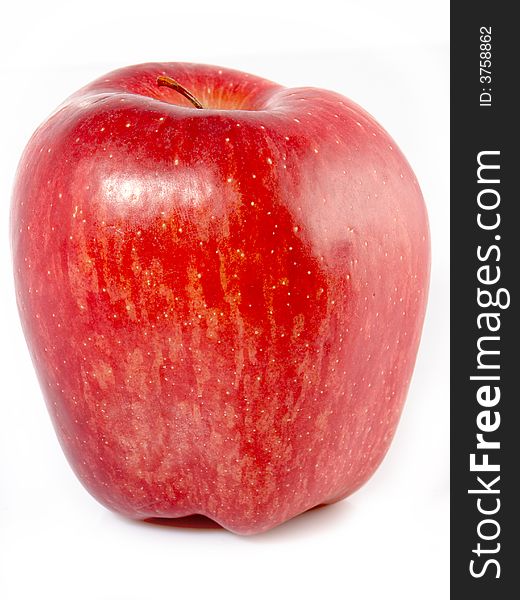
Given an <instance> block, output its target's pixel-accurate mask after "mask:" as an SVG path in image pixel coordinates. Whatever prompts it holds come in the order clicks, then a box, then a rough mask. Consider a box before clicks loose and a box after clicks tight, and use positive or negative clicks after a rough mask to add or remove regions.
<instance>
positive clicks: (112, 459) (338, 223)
mask: <svg viewBox="0 0 520 600" xmlns="http://www.w3.org/2000/svg"><path fill="white" fill-rule="evenodd" d="M164 74H166V75H168V76H171V77H174V78H175V79H177V80H178V81H179V82H180V83H181V84H182V85H184V86H185V87H186V88H187V89H188V90H190V91H191V92H192V93H193V94H194V95H195V96H196V97H197V98H198V99H199V100H200V101H201V102H202V104H203V105H204V107H205V108H204V109H203V110H200V109H197V108H195V107H194V106H192V105H191V104H190V103H189V102H188V101H187V100H185V98H184V97H183V96H181V95H180V94H179V93H177V92H176V91H174V90H172V89H169V88H167V87H159V86H158V85H157V77H158V76H160V75H164ZM11 231H12V235H11V238H12V248H13V257H14V272H15V283H16V293H17V302H18V306H19V311H20V315H21V320H22V325H23V329H24V333H25V336H26V339H27V343H28V346H29V349H30V352H31V356H32V359H33V362H34V365H35V369H36V372H37V374H38V378H39V381H40V384H41V388H42V390H43V393H44V395H45V399H46V403H47V406H48V409H49V412H50V415H51V417H52V420H53V423H54V426H55V428H56V432H57V435H58V438H59V440H60V443H61V445H62V447H63V449H64V451H65V454H66V456H67V458H68V460H69V462H70V464H71V465H72V468H73V469H74V471H75V472H76V474H77V476H78V477H79V479H80V480H81V482H82V483H83V484H84V485H85V487H86V488H87V490H88V491H89V492H90V493H91V494H92V495H93V496H94V497H95V498H97V499H98V500H99V501H100V502H101V503H102V504H104V505H105V506H107V507H109V508H110V509H113V510H115V511H118V512H119V513H122V514H124V515H126V516H129V517H132V518H136V519H146V518H154V517H155V518H157V517H164V518H172V517H181V516H185V515H190V514H197V513H198V514H203V515H207V516H208V517H210V518H212V519H214V520H215V521H217V522H218V523H220V524H221V525H222V526H224V527H225V528H227V529H229V530H231V531H233V532H237V533H240V534H251V533H257V532H261V531H265V530H267V529H270V528H272V527H274V526H275V525H277V524H280V523H282V522H284V521H286V520H287V519H290V518H291V517H293V516H295V515H297V514H299V513H302V512H303V511H305V510H308V509H310V508H312V507H314V506H316V505H319V504H323V503H331V502H334V501H336V500H339V499H341V498H344V497H345V496H347V495H349V494H351V493H352V492H354V491H355V490H356V489H357V488H359V487H360V486H361V485H362V484H363V483H364V482H365V481H366V480H367V479H368V478H369V477H370V476H371V475H372V473H373V472H374V470H375V469H376V467H377V466H378V465H379V463H380V462H381V460H382V458H383V457H384V455H385V453H386V451H387V449H388V447H389V444H390V442H391V439H392V437H393V435H394V432H395V429H396V425H397V422H398V420H399V416H400V414H401V410H402V407H403V402H404V400H405V396H406V393H407V389H408V385H409V381H410V377H411V375H412V370H413V367H414V363H415V358H416V353H417V348H418V344H419V339H420V334H421V328H422V323H423V318H424V313H425V307H426V300H427V291H428V280H429V265H430V244H429V231H428V221H427V214H426V209H425V206H424V202H423V199H422V195H421V192H420V189H419V186H418V183H417V181H416V178H415V176H414V174H413V172H412V170H411V168H410V166H409V164H408V163H407V161H406V159H405V158H404V157H403V155H402V154H401V152H400V151H399V149H398V148H397V146H396V144H395V142H394V141H393V140H392V139H391V138H390V136H389V135H388V134H387V133H386V131H385V130H384V129H383V128H382V127H381V126H380V125H378V124H377V123H376V121H375V120H374V119H373V118H372V117H371V116H370V115H368V114H367V113H366V112H365V111H364V110H363V109H361V108H360V107H359V106H357V105H356V104H354V103H353V102H352V101H350V100H348V99H346V98H345V97H343V96H340V95H339V94H336V93H333V92H329V91H325V90H319V89H314V88H295V89H287V88H284V87H281V86H279V85H276V84H274V83H272V82H269V81H266V80H263V79H259V78H257V77H253V76H251V75H247V74H244V73H240V72H238V71H233V70H229V69H224V68H219V67H213V66H207V65H195V64H188V63H164V64H145V65H138V66H133V67H128V68H124V69H120V70H118V71H114V72H112V73H110V74H108V75H106V76H104V77H102V78H100V79H98V80H96V81H94V82H93V83H91V84H90V85H88V86H86V87H85V88H83V89H81V90H80V91H79V92H77V93H76V94H74V95H73V96H71V97H70V98H69V99H68V100H67V101H65V103H64V104H62V105H61V106H60V107H59V108H58V110H57V111H56V112H54V114H53V115H51V117H50V118H49V119H48V120H47V121H46V122H45V123H44V124H43V125H41V126H40V128H39V129H38V130H37V131H36V132H35V134H34V135H33V137H32V138H31V140H30V141H29V143H28V145H27V148H26V149H25V152H24V154H23V156H22V158H21V161H20V165H19V168H18V172H17V177H16V182H15V187H14V196H13V203H12V212H11Z"/></svg>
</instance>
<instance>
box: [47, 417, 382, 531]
mask: <svg viewBox="0 0 520 600" xmlns="http://www.w3.org/2000/svg"><path fill="white" fill-rule="evenodd" d="M58 431H59V428H58ZM69 440H70V438H69ZM389 443H390V440H389V439H388V438H387V440H386V442H385V444H384V445H381V446H380V451H378V452H377V454H375V453H374V454H372V455H371V457H370V460H365V461H364V462H363V463H355V462H354V463H350V464H351V465H355V467H353V466H351V467H350V473H349V471H348V470H347V469H348V463H347V461H346V460H345V457H348V456H350V457H351V458H352V457H353V452H352V451H348V450H347V451H344V452H340V453H338V454H336V453H334V455H329V456H330V459H329V460H323V459H321V460H323V462H322V463H321V464H318V466H316V457H314V458H312V460H309V459H307V457H306V456H305V455H304V454H302V455H301V456H300V457H299V459H298V460H296V461H295V462H292V463H290V466H289V465H288V464H287V463H283V462H279V463H278V464H276V465H274V466H273V465H271V466H269V465H262V464H260V463H258V464H256V465H255V461H254V458H252V457H251V456H250V455H249V456H247V455H246V456H245V457H242V459H241V461H242V462H241V463H240V462H239V463H237V462H236V461H235V459H233V458H230V456H231V457H232V454H231V455H230V454H228V455H227V456H226V455H225V453H224V452H223V451H221V452H220V455H217V456H215V460H214V462H213V466H211V465H209V464H207V465H204V466H203V467H202V465H201V463H200V462H199V463H198V464H191V465H190V464H186V466H185V467H184V468H182V469H178V470H177V471H175V472H173V471H172V470H168V472H166V471H164V472H161V469H160V468H157V466H153V467H152V466H151V467H150V470H149V471H148V472H144V471H141V470H139V471H137V472H130V471H129V469H128V467H127V468H126V470H125V469H123V468H121V465H122V464H125V461H124V460H121V461H116V462H114V463H112V464H107V460H106V457H107V453H105V459H104V460H101V461H100V460H99V459H100V458H103V457H102V456H101V455H99V454H98V455H97V458H94V456H95V455H94V454H93V453H92V454H89V455H88V458H87V459H85V456H87V455H85V453H83V454H81V455H79V456H81V459H80V460H78V454H77V449H73V446H74V445H73V444H72V445H71V444H70V443H68V441H67V436H62V444H63V446H64V450H65V453H66V455H67V458H68V459H69V462H70V463H71V466H72V468H73V470H74V471H75V472H76V474H77V476H78V478H79V480H80V481H81V482H82V484H83V485H84V486H85V488H86V489H87V491H88V492H89V493H90V494H91V495H92V496H94V498H95V499H97V500H98V501H99V502H100V503H101V504H102V505H104V506H105V507H107V508H108V509H110V510H112V511H114V512H116V513H118V514H120V515H123V516H124V517H127V518H130V519H132V520H140V521H151V522H152V523H153V522H160V523H162V524H165V523H167V522H168V521H169V520H171V521H172V523H170V524H172V525H175V522H174V521H175V520H176V519H180V520H181V521H182V520H183V519H185V518H186V517H191V516H193V515H202V516H203V517H207V518H208V519H211V520H212V521H214V522H215V523H218V524H219V525H221V526H222V527H224V528H225V529H227V530H229V531H231V532H234V533H236V534H241V535H251V534H257V533H261V532H265V531H267V530H269V529H271V528H273V527H275V526H277V525H279V524H281V523H283V522H285V521H287V520H289V519H291V518H293V517H295V516H297V515H299V514H301V513H304V512H306V511H308V510H310V509H312V508H315V507H317V506H323V505H329V504H333V503H336V502H338V501H340V500H342V499H344V498H345V497H347V496H349V495H350V494H352V493H353V492H354V491H356V490H357V489H358V488H359V487H361V486H362V485H363V484H364V483H365V481H366V480H367V479H368V478H369V477H370V476H371V474H372V473H373V471H374V470H375V469H376V468H377V466H378V464H379V463H380V461H381V460H382V458H383V456H384V454H385V453H386V450H387V448H388V445H389ZM83 445H84V444H83ZM307 454H310V453H309V452H307ZM162 461H163V463H164V462H165V461H166V459H165V458H164V457H163V458H162ZM166 462H167V461H166ZM246 463H249V466H248V467H245V466H244V465H245V464H246ZM233 464H234V465H237V464H238V467H236V466H235V471H234V472H233ZM201 467H202V468H201ZM202 472H203V473H204V476H202V474H201V473H202ZM349 474H350V475H351V478H350V479H349V478H348V475H349ZM345 479H349V481H348V483H346V484H345V483H343V484H342V483H341V481H342V480H343V481H345ZM180 525H181V526H182V522H181V523H180Z"/></svg>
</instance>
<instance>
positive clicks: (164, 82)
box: [157, 75, 204, 108]
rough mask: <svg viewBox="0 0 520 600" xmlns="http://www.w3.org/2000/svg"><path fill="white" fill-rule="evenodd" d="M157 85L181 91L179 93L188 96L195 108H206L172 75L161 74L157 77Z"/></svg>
mask: <svg viewBox="0 0 520 600" xmlns="http://www.w3.org/2000/svg"><path fill="white" fill-rule="evenodd" d="M157 85H158V86H165V87H169V88H170V89H172V90H175V91H176V92H179V94H182V95H183V96H184V97H185V98H187V99H188V100H189V101H190V102H191V103H192V104H193V106H194V107H195V108H204V107H203V106H202V104H201V103H200V102H199V101H198V100H197V98H195V96H194V95H193V94H192V93H191V92H190V91H188V90H187V89H186V88H185V87H184V86H183V85H181V84H180V83H179V82H178V81H176V80H175V79H173V78H172V77H168V76H167V75H160V76H159V77H157Z"/></svg>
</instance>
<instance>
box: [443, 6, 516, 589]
mask: <svg viewBox="0 0 520 600" xmlns="http://www.w3.org/2000/svg"><path fill="white" fill-rule="evenodd" d="M515 8H516V5H515V3H514V2H505V1H498V0H495V1H488V2H483V1H481V0H477V1H473V2H458V3H455V2H452V7H451V182H452V183H451V211H452V212H451V293H452V299H451V324H452V339H451V382H452V383H451V407H452V408H451V457H452V458H451V592H452V597H453V598H470V599H471V600H479V599H480V598H486V599H490V600H491V599H492V600H501V599H502V598H503V599H508V600H509V599H510V598H516V597H520V592H519V591H518V585H517V581H516V580H517V578H518V577H519V575H520V555H519V549H518V545H517V535H518V533H519V527H518V524H519V520H518V514H519V509H520V495H519V494H518V493H515V492H516V487H517V485H516V484H517V482H519V483H520V468H519V464H518V462H520V419H519V409H518V407H519V405H520V394H519V390H518V385H517V383H516V380H515V374H516V373H517V372H518V373H520V351H519V346H518V342H517V339H518V338H519V336H520V328H519V327H518V317H517V313H516V310H517V305H518V298H519V296H518V279H519V274H520V252H519V242H520V217H519V216H517V214H518V212H519V211H518V210H517V209H518V208H520V197H519V192H518V190H517V189H516V188H517V186H518V183H517V182H518V181H519V175H520V151H519V148H518V139H519V133H520V128H519V124H518V123H519V117H518V113H519V112H520V111H519V109H518V108H516V107H515V108H516V110H515V111H513V106H514V105H515V104H516V95H517V92H516V89H518V88H519V86H518V85H517V80H518V75H517V73H518V71H519V69H518V66H517V63H518V61H519V59H520V46H519V40H520V35H519V32H518V31H517V21H516V19H515V17H514V15H513V12H514V9H515ZM488 38H489V39H488ZM488 45H489V46H488ZM487 53H489V55H488V54H487ZM486 61H489V63H488V62H486ZM432 87H434V86H432ZM479 161H480V162H479ZM480 165H484V166H483V167H482V169H481V170H480V178H479V171H478V167H479V166H480ZM479 179H480V181H479ZM495 205H496V206H495ZM479 215H480V216H479ZM479 278H480V279H479ZM479 289H480V294H479ZM486 305H487V306H486ZM479 352H480V357H479ZM499 394H500V398H498V396H499ZM479 435H480V437H478V436H479ZM517 439H518V440H519V442H518V443H517ZM479 444H480V447H478V445H479ZM498 445H499V447H498ZM472 463H473V470H472V466H471V465H472ZM497 477H498V478H499V479H497ZM479 478H480V480H479ZM470 491H471V492H470ZM471 561H473V562H471ZM472 572H473V573H472Z"/></svg>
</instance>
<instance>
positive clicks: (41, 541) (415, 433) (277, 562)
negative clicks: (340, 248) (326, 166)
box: [0, 0, 449, 600]
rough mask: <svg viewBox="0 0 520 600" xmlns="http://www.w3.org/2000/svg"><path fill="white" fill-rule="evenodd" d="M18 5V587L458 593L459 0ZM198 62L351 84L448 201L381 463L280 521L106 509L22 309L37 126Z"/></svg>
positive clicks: (4, 400)
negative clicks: (231, 525) (126, 71)
mask: <svg viewBox="0 0 520 600" xmlns="http://www.w3.org/2000/svg"><path fill="white" fill-rule="evenodd" d="M2 6H3V8H2V15H1V18H0V82H1V83H0V85H1V94H0V140H1V141H0V152H1V155H0V197H1V198H2V204H1V207H2V208H1V210H0V220H1V227H0V268H1V273H0V282H1V283H0V285H1V288H0V289H1V294H0V318H1V323H0V325H1V331H0V335H1V337H0V365H1V387H0V597H1V598H2V599H3V600H19V599H24V600H25V599H31V600H32V599H34V598H38V599H39V600H47V599H49V600H50V599H52V600H60V599H62V598H63V599H64V598H67V599H70V598H74V599H75V600H87V599H88V600H150V599H153V598H183V599H184V598H194V599H199V598H201V599H203V598H204V599H206V598H212V599H220V598H226V599H228V600H234V599H238V598H241V599H242V598H252V599H256V598H267V597H271V598H275V599H279V598H280V599H282V598H298V599H306V598H313V599H315V598H320V599H325V598H355V599H361V600H376V599H378V600H379V598H385V599H390V600H392V599H398V598H399V599H400V600H403V599H404V600H407V599H414V600H416V599H418V598H420V599H421V600H428V599H435V600H439V599H443V598H448V597H449V593H448V560H449V554H448V552H449V546H448V524H449V523H448V506H449V505H448V479H449V465H448V451H449V448H448V428H449V422H448V418H449V415H448V360H449V356H448V350H449V348H448V330H449V322H448V318H449V316H448V293H449V287H448V285H449V284H448V281H449V255H448V230H449V220H448V219H449V216H448V168H449V167H448V164H449V155H448V151H449V146H448V128H449V112H448V91H449V90H448V78H449V73H448V68H449V67H448V52H449V46H448V44H449V41H448V29H449V21H448V19H449V15H448V1H447V0H430V1H424V2H417V1H416V0H392V1H391V2H388V1H386V0H379V1H376V0H359V1H357V0H338V1H336V2H334V1H331V0H319V1H318V2H307V1H306V0H298V1H284V0H262V2H256V3H250V2H247V1H245V0H237V1H235V0H220V1H217V0H215V1H211V0H197V1H196V2H182V3H180V2H179V3H177V2H175V0H167V1H158V0H144V1H143V0H141V1H140V2H135V1H133V0H124V1H112V2H111V1H110V0H89V2H81V3H76V2H73V1H70V0H63V1H60V0H45V1H37V0H34V1H33V2H23V1H16V2H4V3H3V5H2ZM149 60H165V61H175V60H188V61H194V62H206V63H214V64H220V65H224V66H228V67H234V68H238V69H242V70H245V71H249V72H251V73H254V74H256V75H260V76H263V77H266V78H268V79H272V80H274V81H277V82H279V83H282V84H285V85H288V86H293V85H294V86H297V85H312V86H318V87H325V88H329V89H333V90H335V91H338V92H340V93H343V94H344V95H346V96H349V97H351V98H352V99H354V100H355V101H357V102H358V103H360V104H361V105H362V106H363V107H365V108H366V109H367V110H368V111H369V112H371V113H372V114H373V115H374V116H375V117H376V118H377V119H378V120H379V121H380V122H381V123H382V124H383V126H384V127H385V128H386V129H388V130H389V131H390V133H391V134H392V135H393V137H394V138H395V139H396V140H397V142H398V144H399V145H400V147H401V149H402V150H403V151H404V153H405V155H406V156H407V157H408V159H409V160H410V162H411V164H412V166H413V168H414V170H415V172H416V174H417V177H418V179H419V182H420V183H421V186H422V189H423V192H424V196H425V199H426V202H427V205H428V209H429V214H430V221H431V228H432V238H433V270H432V281H431V294H430V304H429V309H428V314H427V320H426V325H425V330H424V336H423V341H422V345H421V349H420V353H419V357H418V362H417V368H416V371H415V375H414V379H413V382H412V386H411V389H410V393H409V397H408V401H407V405H406V407H405V411H404V414H403V417H402V420H401V423H400V425H399V428H398V431H397V435H396V438H395V440H394V443H393V445H392V448H391V450H390V452H389V454H388V455H387V458H386V459H385V461H384V462H383V464H382V466H381V467H380V469H379V470H378V472H377V473H376V475H375V476H374V477H373V478H372V479H371V480H370V482H369V483H368V484H366V486H365V487H364V488H363V489H362V490H360V491H359V492H357V493H356V494H354V495H353V496H352V497H351V498H349V499H348V500H345V501H343V502H341V503H338V504H336V505H334V506H331V507H327V508H323V509H319V510H315V511H311V512H310V513H306V514H305V515H303V516H301V517H298V518H296V519H294V520H292V521H290V522H288V523H287V524H285V525H282V526H280V527H278V528H277V529H275V530H272V531H271V532H268V533H266V534H262V535H259V536H256V537H255V536H254V537H249V538H243V537H238V536H235V535H233V534H230V533H228V532H226V531H224V530H201V529H181V528H166V527H158V526H151V525H145V524H139V523H133V522H130V521H127V520H124V519H122V518H120V517H118V516H116V515H114V514H111V513H110V512H108V511H107V510H105V509H104V508H103V507H101V506H100V505H98V504H97V503H96V502H95V501H94V500H93V499H92V498H91V497H90V496H89V495H88V494H87V493H86V492H85V491H84V490H83V488H82V487H81V485H80V484H79V483H78V482H77V481H76V479H75V477H74V475H73V474H72V472H71V470H70V469H69V467H68V465H67V464H66V462H65V459H64V457H63V455H62V452H61V450H60V448H59V446H58V443H57V441H56V439H55V436H54V433H53V431H52V427H51V424H50V420H49V418H48V416H47V413H46V410H45V407H44V402H43V399H42V397H41V394H40V390H39V387H38V384H37V381H36V378H35V375H34V372H33V368H32V365H31V362H30V359H29V355H28V352H27V350H26V347H25V342H24V340H23V336H22V334H21V329H20V326H19V323H18V317H17V314H16V308H15V303H14V297H13V290H12V276H11V266H10V250H9V242H8V205H9V199H10V192H11V186H12V181H13V175H14V171H15V168H16V164H17V161H18V158H19V156H20V153H21V152H22V149H23V146H24V144H25V143H26V142H27V140H28V138H29V136H30V134H31V133H32V131H33V130H34V129H35V127H36V126H37V125H38V124H39V123H40V122H41V121H42V120H43V119H45V117H46V116H47V115H48V114H49V113H50V112H51V111H52V110H53V109H54V108H55V107H56V105H58V104H59V103H60V102H61V101H62V100H63V99H64V98H65V97H66V96H67V95H69V94H70V93H72V92H73V91H75V90H76V89H77V88H79V87H81V86H82V85H83V84H85V83H87V82H88V81H90V80H91V79H93V78H95V77H98V76H100V75H102V74H103V73H105V72H106V71H109V70H111V69H113V68H116V67H119V66H124V65H127V64H132V63H139V62H146V61H149Z"/></svg>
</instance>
